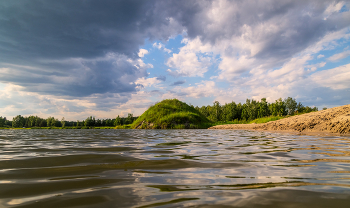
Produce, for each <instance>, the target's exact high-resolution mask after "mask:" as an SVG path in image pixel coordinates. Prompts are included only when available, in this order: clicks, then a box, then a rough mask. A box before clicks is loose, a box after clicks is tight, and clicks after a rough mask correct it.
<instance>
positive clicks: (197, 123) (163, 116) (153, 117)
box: [131, 99, 211, 129]
mask: <svg viewBox="0 0 350 208" xmlns="http://www.w3.org/2000/svg"><path fill="white" fill-rule="evenodd" d="M209 126H211V125H210V121H209V120H208V119H207V118H206V117H205V116H204V115H202V114H201V113H200V112H199V111H198V110H196V109H195V108H194V107H191V106H189V105H187V104H186V103H184V102H181V101H179V100H177V99H167V100H163V101H161V102H160V103H157V104H155V105H154V106H151V107H150V108H149V109H148V110H147V111H145V112H144V113H143V114H142V115H141V116H140V117H139V118H138V119H137V120H136V121H134V122H133V124H132V125H131V128H133V129H172V128H173V129H174V128H176V129H177V128H178V129H183V128H208V127H209Z"/></svg>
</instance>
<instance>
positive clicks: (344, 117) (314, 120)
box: [209, 105, 350, 134]
mask: <svg viewBox="0 0 350 208" xmlns="http://www.w3.org/2000/svg"><path fill="white" fill-rule="evenodd" d="M209 129H247V130H265V131H288V132H304V133H309V132H310V133H312V132H324V133H336V134H350V105H344V106H340V107H335V108H330V109H327V110H322V111H317V112H311V113H307V114H302V115H297V116H292V117H288V118H284V119H281V120H277V121H270V122H268V123H263V124H226V125H218V126H213V127H210V128H209Z"/></svg>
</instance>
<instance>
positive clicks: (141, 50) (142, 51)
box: [138, 48, 148, 57]
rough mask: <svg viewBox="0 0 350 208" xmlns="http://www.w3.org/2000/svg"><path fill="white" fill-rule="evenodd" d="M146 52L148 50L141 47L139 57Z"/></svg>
mask: <svg viewBox="0 0 350 208" xmlns="http://www.w3.org/2000/svg"><path fill="white" fill-rule="evenodd" d="M146 54H148V51H147V50H146V49H143V48H141V49H140V51H139V53H138V55H139V57H144V56H145V55H146Z"/></svg>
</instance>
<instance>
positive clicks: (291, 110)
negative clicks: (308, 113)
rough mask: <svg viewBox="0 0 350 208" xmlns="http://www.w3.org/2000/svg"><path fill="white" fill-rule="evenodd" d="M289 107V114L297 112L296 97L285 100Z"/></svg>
mask: <svg viewBox="0 0 350 208" xmlns="http://www.w3.org/2000/svg"><path fill="white" fill-rule="evenodd" d="M284 102H285V104H286V108H287V112H288V115H293V114H294V113H295V110H296V109H297V105H298V103H297V101H295V99H293V98H291V97H288V98H287V99H285V100H284Z"/></svg>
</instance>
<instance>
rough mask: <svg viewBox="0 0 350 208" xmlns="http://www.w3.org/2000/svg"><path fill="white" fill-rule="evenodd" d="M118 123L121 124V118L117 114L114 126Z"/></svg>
mask: <svg viewBox="0 0 350 208" xmlns="http://www.w3.org/2000/svg"><path fill="white" fill-rule="evenodd" d="M119 125H123V124H122V119H121V118H120V117H119V115H118V116H117V118H116V119H115V122H114V126H119Z"/></svg>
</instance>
